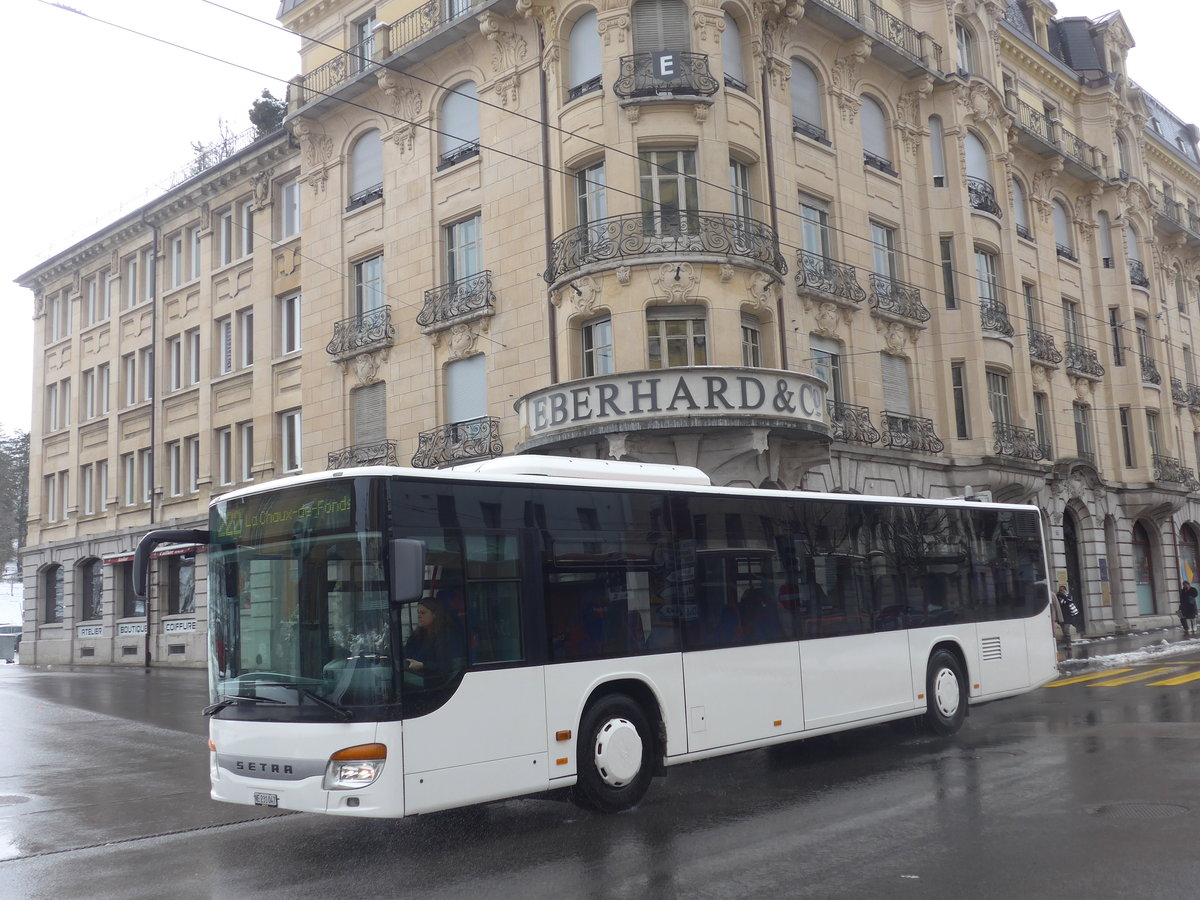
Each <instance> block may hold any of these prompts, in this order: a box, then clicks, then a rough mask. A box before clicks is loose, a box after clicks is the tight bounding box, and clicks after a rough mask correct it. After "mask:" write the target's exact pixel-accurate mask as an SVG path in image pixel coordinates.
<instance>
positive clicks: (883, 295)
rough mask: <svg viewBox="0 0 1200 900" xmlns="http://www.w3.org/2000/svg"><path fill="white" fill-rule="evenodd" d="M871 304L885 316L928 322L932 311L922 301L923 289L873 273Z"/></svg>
mask: <svg viewBox="0 0 1200 900" xmlns="http://www.w3.org/2000/svg"><path fill="white" fill-rule="evenodd" d="M870 284H871V306H872V307H874V308H875V310H876V312H879V313H882V314H883V315H884V317H885V318H896V319H905V320H908V321H910V322H916V323H921V322H928V321H929V318H930V312H929V310H928V309H926V308H925V304H924V303H922V302H921V289H920V288H918V287H914V286H913V285H911V284H905V283H904V282H903V281H897V280H896V279H895V278H889V277H888V276H886V275H879V274H877V273H873V274H872V275H871V282H870Z"/></svg>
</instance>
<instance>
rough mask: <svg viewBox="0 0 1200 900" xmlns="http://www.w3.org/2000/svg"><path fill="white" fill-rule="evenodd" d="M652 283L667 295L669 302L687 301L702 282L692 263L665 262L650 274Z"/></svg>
mask: <svg viewBox="0 0 1200 900" xmlns="http://www.w3.org/2000/svg"><path fill="white" fill-rule="evenodd" d="M650 283H651V284H653V285H654V286H655V287H657V288H658V290H659V292H660V293H661V294H664V295H665V296H666V298H667V302H668V303H686V302H687V301H688V300H689V299H690V297H691V294H692V292H693V291H695V290H696V286H697V285H698V284H699V283H700V276H699V275H697V274H696V270H695V269H693V268H692V264H691V263H685V262H680V263H663V264H662V265H661V266H659V267H658V272H656V273H655V274H654V275H652V276H650Z"/></svg>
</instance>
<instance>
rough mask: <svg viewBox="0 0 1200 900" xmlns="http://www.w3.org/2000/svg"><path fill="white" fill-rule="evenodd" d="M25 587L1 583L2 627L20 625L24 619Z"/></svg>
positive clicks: (0, 619) (8, 582)
mask: <svg viewBox="0 0 1200 900" xmlns="http://www.w3.org/2000/svg"><path fill="white" fill-rule="evenodd" d="M24 603H25V601H24V586H23V585H21V584H20V583H14V582H11V581H0V625H20V624H21V623H22V620H23V619H24V614H23V612H22V606H23V605H24Z"/></svg>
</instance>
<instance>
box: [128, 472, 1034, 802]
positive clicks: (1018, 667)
mask: <svg viewBox="0 0 1200 900" xmlns="http://www.w3.org/2000/svg"><path fill="white" fill-rule="evenodd" d="M1041 535H1042V532H1041V527H1040V520H1039V515H1038V512H1037V510H1036V509H1035V508H1033V507H1028V506H1016V505H1005V504H990V503H988V504H984V503H972V502H964V501H962V500H961V499H958V500H954V499H951V500H946V501H934V500H916V499H898V498H894V497H893V498H885V497H865V496H859V495H839V494H818V493H801V492H791V491H779V490H766V489H740V488H717V487H713V486H711V485H710V483H709V479H708V477H707V476H706V475H705V474H704V473H703V472H701V471H699V470H698V469H693V468H688V467H682V466H661V465H649V464H638V463H628V462H605V461H598V460H582V459H568V458H561V457H531V456H524V457H508V458H500V459H493V460H489V461H486V462H480V463H474V464H470V465H465V466H459V467H456V468H453V469H447V470H441V471H427V470H413V469H404V468H393V467H365V468H357V469H347V470H344V471H338V472H329V473H320V474H314V475H299V476H294V477H289V478H284V479H281V480H278V481H273V482H270V483H267V484H262V485H255V486H253V487H248V488H244V489H241V490H236V491H234V492H232V493H228V494H225V495H223V496H220V497H218V498H216V499H215V500H214V501H213V503H212V506H211V517H210V526H209V530H207V531H156V532H151V533H150V534H147V535H146V536H145V537H144V538H143V539H142V541H141V542H140V544H139V546H138V550H137V554H136V560H135V579H136V584H137V585H138V590H139V593H141V594H142V595H143V596H144V594H145V585H146V579H147V574H148V567H149V559H150V554H151V551H152V550H153V547H154V546H155V544H156V543H158V542H160V541H193V542H201V543H204V544H207V546H208V558H209V568H208V597H209V600H208V641H209V656H208V669H209V684H210V690H211V703H212V705H211V706H209V707H208V708H207V709H206V710H205V714H206V715H208V716H210V732H209V733H210V738H209V748H210V751H211V753H210V774H211V779H212V796H213V797H214V798H215V799H218V800H224V801H227V802H230V803H241V804H253V805H258V806H268V807H278V808H281V809H293V810H304V811H308V812H323V813H332V814H338V815H357V816H380V817H398V816H409V815H414V814H419V813H427V812H432V811H435V810H443V809H448V808H451V807H457V806H463V805H467V804H474V803H480V802H484V801H491V800H498V799H502V798H509V797H517V796H522V795H527V794H534V793H541V792H550V791H556V790H557V789H564V790H567V791H569V793H570V794H571V796H572V798H573V799H574V800H576V802H578V803H579V804H580V805H582V806H585V807H587V808H590V809H594V810H599V811H604V812H613V811H618V810H623V809H627V808H629V807H631V806H633V805H634V804H636V803H637V802H638V801H639V800H640V799H641V798H642V796H643V795H644V794H645V792H646V790H647V788H648V787H649V785H650V781H651V779H652V777H653V776H655V775H661V774H664V773H665V770H666V769H667V767H669V766H673V765H676V764H679V763H684V762H690V761H692V760H697V759H703V758H706V757H711V756H717V755H721V754H727V753H733V752H737V751H741V750H747V749H751V748H756V747H764V746H768V745H772V744H777V743H781V742H784V741H792V740H797V739H801V738H805V737H809V736H813V735H818V734H826V733H829V732H834V731H842V730H846V729H851V728H857V727H860V726H864V725H872V724H877V723H881V722H888V721H892V720H897V719H902V718H906V717H920V718H921V719H923V720H924V722H925V723H926V724H927V725H928V727H929V728H930V729H931V730H932V731H933V732H935V733H938V734H952V733H954V732H955V731H957V730H958V729H959V727H960V726H961V724H962V722H963V719H964V717H965V716H966V715H967V712H968V709H969V707H970V706H971V705H974V704H977V703H981V702H984V701H987V700H993V699H997V698H1000V697H1008V696H1012V695H1015V694H1019V693H1022V692H1025V691H1029V690H1032V689H1033V688H1036V687H1038V686H1040V685H1042V684H1044V683H1045V682H1047V681H1049V680H1051V678H1053V677H1054V675H1055V671H1056V670H1055V646H1054V638H1053V631H1052V628H1051V620H1050V612H1049V594H1048V591H1047V588H1046V584H1047V580H1046V562H1045V553H1044V549H1043V543H1042V536H1041Z"/></svg>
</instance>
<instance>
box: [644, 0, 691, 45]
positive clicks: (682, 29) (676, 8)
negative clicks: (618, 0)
mask: <svg viewBox="0 0 1200 900" xmlns="http://www.w3.org/2000/svg"><path fill="white" fill-rule="evenodd" d="M688 49H690V45H689V43H688V8H687V5H686V4H685V3H684V2H683V0H641V2H638V3H635V4H634V5H633V52H634V53H652V52H655V51H658V50H685V51H686V50H688Z"/></svg>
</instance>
